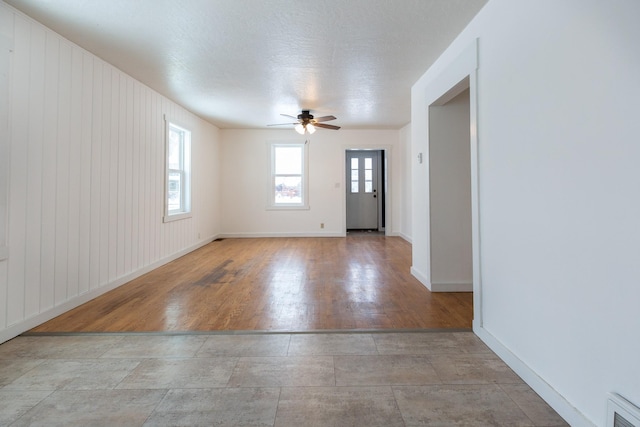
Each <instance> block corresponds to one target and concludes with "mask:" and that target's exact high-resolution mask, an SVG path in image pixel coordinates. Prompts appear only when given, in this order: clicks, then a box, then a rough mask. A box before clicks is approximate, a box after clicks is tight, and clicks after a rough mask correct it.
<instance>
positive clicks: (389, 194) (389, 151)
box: [340, 144, 407, 240]
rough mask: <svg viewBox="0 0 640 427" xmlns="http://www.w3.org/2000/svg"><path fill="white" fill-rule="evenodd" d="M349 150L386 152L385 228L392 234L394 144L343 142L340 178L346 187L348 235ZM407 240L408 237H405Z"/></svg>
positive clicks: (344, 207) (344, 227) (344, 221)
mask: <svg viewBox="0 0 640 427" xmlns="http://www.w3.org/2000/svg"><path fill="white" fill-rule="evenodd" d="M347 151H382V152H383V153H384V159H385V162H386V165H385V169H384V173H385V176H382V177H380V179H381V182H382V185H384V186H385V188H386V190H385V195H384V215H385V227H384V229H383V230H380V231H384V234H385V236H390V235H391V234H388V233H389V232H390V230H391V226H390V224H393V222H392V221H393V212H392V209H391V200H392V198H393V190H392V187H393V185H392V183H391V182H389V181H388V180H390V179H391V176H392V174H393V145H389V144H381V145H354V144H343V145H342V153H343V156H344V157H343V158H342V177H341V178H340V185H341V186H342V188H343V189H344V192H343V196H342V198H341V203H342V230H343V231H344V235H345V236H346V235H347V196H346V191H347V189H348V185H349V184H348V183H347ZM405 240H407V239H405Z"/></svg>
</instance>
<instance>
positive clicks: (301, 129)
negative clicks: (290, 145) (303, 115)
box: [294, 123, 304, 135]
mask: <svg viewBox="0 0 640 427" xmlns="http://www.w3.org/2000/svg"><path fill="white" fill-rule="evenodd" d="M294 129H295V130H296V132H298V133H299V134H300V135H304V126H303V125H302V123H298V124H297V125H296V126H295V127H294Z"/></svg>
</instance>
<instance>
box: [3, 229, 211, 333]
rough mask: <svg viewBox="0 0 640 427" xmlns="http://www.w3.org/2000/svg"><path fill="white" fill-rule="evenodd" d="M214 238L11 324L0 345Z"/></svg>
mask: <svg viewBox="0 0 640 427" xmlns="http://www.w3.org/2000/svg"><path fill="white" fill-rule="evenodd" d="M216 238H218V236H214V237H210V238H208V239H204V240H201V241H199V242H198V243H196V244H195V245H192V246H190V247H188V248H185V249H183V250H181V251H178V252H176V253H174V254H172V255H169V256H168V257H165V258H162V259H160V260H158V261H156V262H154V263H152V264H149V265H147V266H145V267H143V268H141V269H139V270H136V271H134V272H132V273H129V274H126V275H124V276H122V277H119V278H117V279H115V280H113V281H111V282H109V283H106V284H104V285H102V286H100V287H98V288H95V289H91V290H90V291H87V292H85V293H83V294H80V295H77V296H75V297H73V298H71V299H70V300H67V301H65V302H64V303H62V304H60V305H57V306H55V307H52V308H50V309H48V310H46V311H43V312H42V313H39V314H37V315H35V316H32V317H29V318H28V319H24V320H22V321H20V322H18V323H16V324H13V325H11V326H9V327H7V328H6V329H3V330H2V331H0V344H2V343H3V342H5V341H9V340H10V339H12V338H15V337H17V336H18V335H20V334H21V333H23V332H26V331H28V330H29V329H33V328H35V327H36V326H38V325H41V324H42V323H44V322H47V321H49V320H51V319H53V318H54V317H57V316H60V315H61V314H63V313H65V312H67V311H69V310H71V309H74V308H76V307H78V306H80V305H82V304H84V303H86V302H89V301H91V300H92V299H94V298H97V297H99V296H100V295H103V294H105V293H107V292H109V291H110V290H113V289H115V288H117V287H118V286H122V285H124V284H125V283H127V282H130V281H131V280H133V279H136V278H138V277H140V276H142V275H143V274H146V273H148V272H150V271H151V270H155V269H156V268H158V267H161V266H162V265H164V264H167V263H169V262H171V261H173V260H176V259H178V258H180V257H181V256H183V255H186V254H188V253H189V252H193V251H195V250H196V249H199V248H201V247H202V246H205V245H207V244H209V243H211V242H212V241H214V240H215V239H216Z"/></svg>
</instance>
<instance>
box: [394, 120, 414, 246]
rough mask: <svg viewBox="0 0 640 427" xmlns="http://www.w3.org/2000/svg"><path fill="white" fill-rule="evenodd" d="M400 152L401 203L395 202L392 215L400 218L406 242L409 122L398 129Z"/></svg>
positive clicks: (409, 185) (409, 188) (409, 187)
mask: <svg viewBox="0 0 640 427" xmlns="http://www.w3.org/2000/svg"><path fill="white" fill-rule="evenodd" d="M399 148H400V152H401V156H402V163H401V164H402V170H401V174H402V185H401V186H397V187H395V188H399V190H400V195H401V203H397V204H396V205H395V206H397V208H396V209H397V213H395V212H396V211H395V210H394V217H395V218H401V220H400V224H399V227H400V231H399V232H400V236H402V237H403V238H404V239H405V240H407V241H408V242H411V233H412V231H411V225H412V222H411V209H412V208H411V197H412V195H411V192H412V187H413V182H412V180H411V167H412V166H413V162H412V159H413V155H412V153H411V124H408V125H406V126H404V127H403V128H402V129H400V146H399Z"/></svg>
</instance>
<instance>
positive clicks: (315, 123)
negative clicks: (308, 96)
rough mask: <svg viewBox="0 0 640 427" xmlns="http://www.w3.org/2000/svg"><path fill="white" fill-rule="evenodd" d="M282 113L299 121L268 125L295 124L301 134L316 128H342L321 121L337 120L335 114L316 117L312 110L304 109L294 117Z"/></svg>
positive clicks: (312, 131)
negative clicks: (311, 112)
mask: <svg viewBox="0 0 640 427" xmlns="http://www.w3.org/2000/svg"><path fill="white" fill-rule="evenodd" d="M280 115H281V116H284V117H290V118H292V119H293V120H297V121H296V122H293V123H277V124H273V125H267V126H288V125H295V126H294V129H295V130H296V132H298V133H299V134H300V135H304V134H305V132H309V133H310V134H311V133H314V132H315V131H316V128H324V129H333V130H338V129H340V126H334V125H328V124H325V123H321V122H328V121H329V120H335V119H336V118H335V117H334V116H323V117H317V118H314V117H313V115H312V114H310V110H302V113H300V114H298V117H293V116H290V115H288V114H280Z"/></svg>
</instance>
